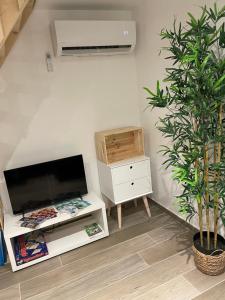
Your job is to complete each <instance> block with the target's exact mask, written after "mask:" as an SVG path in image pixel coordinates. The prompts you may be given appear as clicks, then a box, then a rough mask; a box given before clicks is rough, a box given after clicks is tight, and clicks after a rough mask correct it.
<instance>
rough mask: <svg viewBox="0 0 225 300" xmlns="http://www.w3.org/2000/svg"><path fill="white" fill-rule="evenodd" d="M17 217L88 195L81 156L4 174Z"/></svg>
mask: <svg viewBox="0 0 225 300" xmlns="http://www.w3.org/2000/svg"><path fill="white" fill-rule="evenodd" d="M4 176H5V180H6V185H7V189H8V193H9V198H10V202H11V205H12V210H13V213H14V214H18V213H24V212H27V211H30V210H33V209H36V208H39V207H43V206H48V205H51V204H53V203H55V202H58V201H63V200H66V199H72V198H76V197H81V196H83V195H85V194H87V183H86V177H85V171H84V163H83V157H82V155H77V156H72V157H67V158H62V159H58V160H53V161H49V162H44V163H40V164H35V165H30V166H26V167H21V168H17V169H11V170H6V171H4Z"/></svg>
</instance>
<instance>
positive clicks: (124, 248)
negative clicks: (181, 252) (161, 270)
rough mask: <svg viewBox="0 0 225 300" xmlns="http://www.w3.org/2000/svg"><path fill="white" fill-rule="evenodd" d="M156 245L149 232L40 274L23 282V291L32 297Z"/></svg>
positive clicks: (26, 295)
mask: <svg viewBox="0 0 225 300" xmlns="http://www.w3.org/2000/svg"><path fill="white" fill-rule="evenodd" d="M152 245H154V242H153V240H152V239H151V237H150V236H149V235H148V234H143V235H141V236H138V237H136V238H134V239H131V240H128V241H126V242H124V243H120V244H118V245H115V246H113V247H111V248H109V249H105V250H103V251H102V252H99V253H97V254H94V255H91V256H88V257H86V258H84V259H82V260H79V261H75V262H73V263H70V264H67V265H64V266H62V267H61V268H59V269H57V270H55V271H54V270H53V271H51V272H48V273H46V274H44V275H43V276H39V277H37V278H35V279H34V280H29V281H26V282H24V283H22V284H21V293H22V295H23V297H24V298H27V297H31V296H33V295H35V294H37V293H42V292H45V291H47V290H48V289H51V288H55V287H57V286H58V285H62V284H65V283H66V281H70V280H75V279H76V280H78V279H79V278H81V277H82V276H84V275H85V274H88V273H90V272H93V271H94V270H96V269H98V268H102V267H104V266H106V265H109V264H112V263H114V262H115V261H117V260H120V259H123V258H125V257H127V256H129V255H132V254H135V253H136V252H138V251H140V250H142V249H145V248H148V247H150V246H152Z"/></svg>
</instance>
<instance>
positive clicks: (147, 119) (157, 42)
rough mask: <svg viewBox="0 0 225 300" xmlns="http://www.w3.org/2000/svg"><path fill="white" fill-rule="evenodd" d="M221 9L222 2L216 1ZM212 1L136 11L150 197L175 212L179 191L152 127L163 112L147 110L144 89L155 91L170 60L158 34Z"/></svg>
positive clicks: (160, 0)
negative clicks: (150, 174) (162, 48)
mask: <svg viewBox="0 0 225 300" xmlns="http://www.w3.org/2000/svg"><path fill="white" fill-rule="evenodd" d="M217 2H218V4H220V6H222V4H224V1H217ZM213 3H214V1H213V0H212V1H201V0H191V1H181V0H170V1H164V0H153V1H149V0H144V1H143V3H142V5H141V6H139V9H138V10H137V11H136V19H137V22H138V47H137V51H136V58H137V73H138V87H139V95H140V109H141V120H142V125H143V126H144V128H145V132H146V150H147V152H148V153H149V155H150V157H151V166H152V180H153V189H154V195H153V198H154V199H155V200H156V201H157V202H159V203H160V204H161V205H163V206H164V207H166V208H168V209H169V210H172V211H173V212H175V213H176V214H178V213H177V207H176V205H175V197H174V196H175V195H176V194H177V193H178V192H179V191H178V189H177V184H176V183H174V182H173V181H172V180H171V172H170V171H169V170H168V171H166V170H165V168H164V167H163V166H162V162H163V160H165V159H163V158H162V155H161V154H160V153H158V151H159V150H160V145H163V144H164V145H165V144H168V143H169V140H168V139H164V138H163V137H162V135H161V133H160V132H159V131H158V130H157V129H156V127H155V124H156V122H158V121H159V117H162V116H163V114H164V113H165V111H163V110H162V109H154V110H153V111H151V110H150V109H147V110H145V109H146V107H147V104H148V102H147V100H146V97H147V95H146V93H145V92H144V91H143V87H144V86H147V87H150V89H153V90H155V86H156V81H157V80H162V79H164V78H165V68H166V67H168V64H169V61H168V60H165V59H163V57H164V56H165V53H164V54H162V55H161V56H159V51H160V49H161V47H163V46H165V44H164V42H163V41H162V40H161V38H160V36H159V34H160V31H161V29H162V28H171V26H172V25H173V20H174V17H175V18H176V19H177V21H182V22H183V23H184V22H185V21H186V19H187V18H186V17H187V12H189V11H190V12H192V13H193V14H194V15H199V14H200V13H201V10H200V9H199V7H200V6H203V5H204V4H209V5H212V4H213Z"/></svg>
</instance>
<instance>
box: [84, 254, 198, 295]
mask: <svg viewBox="0 0 225 300" xmlns="http://www.w3.org/2000/svg"><path fill="white" fill-rule="evenodd" d="M194 267H195V266H194V261H193V257H192V256H191V253H190V252H186V251H185V252H181V253H179V254H177V255H174V256H172V257H170V258H168V259H167V260H165V261H163V262H159V263H157V264H154V265H152V266H149V268H147V269H146V270H144V271H141V272H139V273H137V274H134V275H131V276H129V277H127V278H125V279H123V280H121V281H118V282H115V283H114V284H112V285H111V286H109V287H106V288H104V289H103V290H100V291H97V292H96V293H93V294H91V295H89V296H87V297H85V298H84V299H82V300H106V299H110V300H119V299H123V300H130V299H133V298H134V299H135V297H137V296H139V295H142V294H144V293H146V292H149V291H150V290H151V289H153V288H155V287H158V286H161V285H162V284H164V283H166V282H168V281H169V280H171V279H173V278H175V277H177V276H179V275H181V274H183V273H184V272H187V271H190V270H192V269H193V268H194ZM149 300H150V299H149ZM164 300H166V299H164Z"/></svg>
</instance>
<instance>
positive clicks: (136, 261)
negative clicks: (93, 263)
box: [22, 254, 147, 300]
mask: <svg viewBox="0 0 225 300" xmlns="http://www.w3.org/2000/svg"><path fill="white" fill-rule="evenodd" d="M146 268H147V264H145V263H144V261H143V260H142V259H141V258H140V257H139V256H138V255H137V254H135V255H133V256H130V257H128V258H125V259H124V260H121V261H119V262H116V263H114V264H112V265H109V266H107V267H105V268H103V269H101V270H98V271H95V272H93V273H90V274H89V275H87V276H85V278H82V279H80V280H78V281H77V280H75V281H71V282H69V283H66V284H65V285H63V286H61V287H58V288H55V289H52V290H50V291H48V292H46V293H44V294H40V295H37V296H35V297H32V298H31V299H32V300H38V299H45V300H50V299H54V300H62V299H67V300H70V299H71V300H74V299H76V300H77V299H81V298H82V297H84V296H86V295H88V294H89V293H92V292H93V291H95V290H99V289H101V288H104V287H106V286H108V285H110V284H112V283H113V282H115V281H118V280H121V279H123V278H124V277H126V276H128V275H131V274H133V273H136V272H139V271H141V270H143V269H146ZM25 298H26V297H24V294H23V293H22V299H25Z"/></svg>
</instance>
